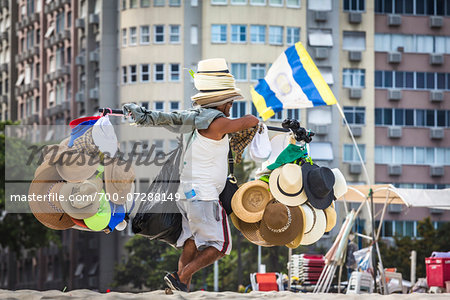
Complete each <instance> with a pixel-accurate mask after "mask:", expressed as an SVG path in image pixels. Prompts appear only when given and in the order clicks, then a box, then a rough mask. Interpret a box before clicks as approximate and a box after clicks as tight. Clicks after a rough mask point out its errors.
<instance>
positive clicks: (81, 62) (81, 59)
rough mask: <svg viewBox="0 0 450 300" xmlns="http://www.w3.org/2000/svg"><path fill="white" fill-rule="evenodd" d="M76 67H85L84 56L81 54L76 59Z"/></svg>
mask: <svg viewBox="0 0 450 300" xmlns="http://www.w3.org/2000/svg"><path fill="white" fill-rule="evenodd" d="M75 65H77V66H84V55H82V54H80V55H78V56H77V57H75Z"/></svg>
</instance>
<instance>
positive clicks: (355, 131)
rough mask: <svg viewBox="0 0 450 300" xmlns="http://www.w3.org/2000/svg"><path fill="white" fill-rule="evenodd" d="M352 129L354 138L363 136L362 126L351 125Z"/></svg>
mask: <svg viewBox="0 0 450 300" xmlns="http://www.w3.org/2000/svg"><path fill="white" fill-rule="evenodd" d="M350 129H351V130H352V133H353V136H354V137H360V136H362V126H360V125H351V126H350Z"/></svg>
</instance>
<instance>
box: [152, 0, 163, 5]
mask: <svg viewBox="0 0 450 300" xmlns="http://www.w3.org/2000/svg"><path fill="white" fill-rule="evenodd" d="M164 5H166V1H165V0H153V6H164Z"/></svg>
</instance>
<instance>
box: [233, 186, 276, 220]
mask: <svg viewBox="0 0 450 300" xmlns="http://www.w3.org/2000/svg"><path fill="white" fill-rule="evenodd" d="M272 198H273V197H272V194H271V193H270V192H269V185H268V184H267V183H265V182H264V181H261V180H253V181H249V182H246V183H244V184H243V185H241V186H240V187H239V189H238V190H237V191H236V193H235V194H234V195H233V198H232V199H231V208H232V209H233V212H234V214H235V215H236V217H238V218H239V219H241V220H242V221H244V222H248V223H255V222H258V221H260V220H261V219H262V217H263V214H264V209H265V208H266V205H267V203H269V201H270V200H271V199H272Z"/></svg>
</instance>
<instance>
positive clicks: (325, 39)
mask: <svg viewBox="0 0 450 300" xmlns="http://www.w3.org/2000/svg"><path fill="white" fill-rule="evenodd" d="M308 42H309V45H310V46H313V47H333V36H332V35H331V29H313V30H310V31H309V34H308Z"/></svg>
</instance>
